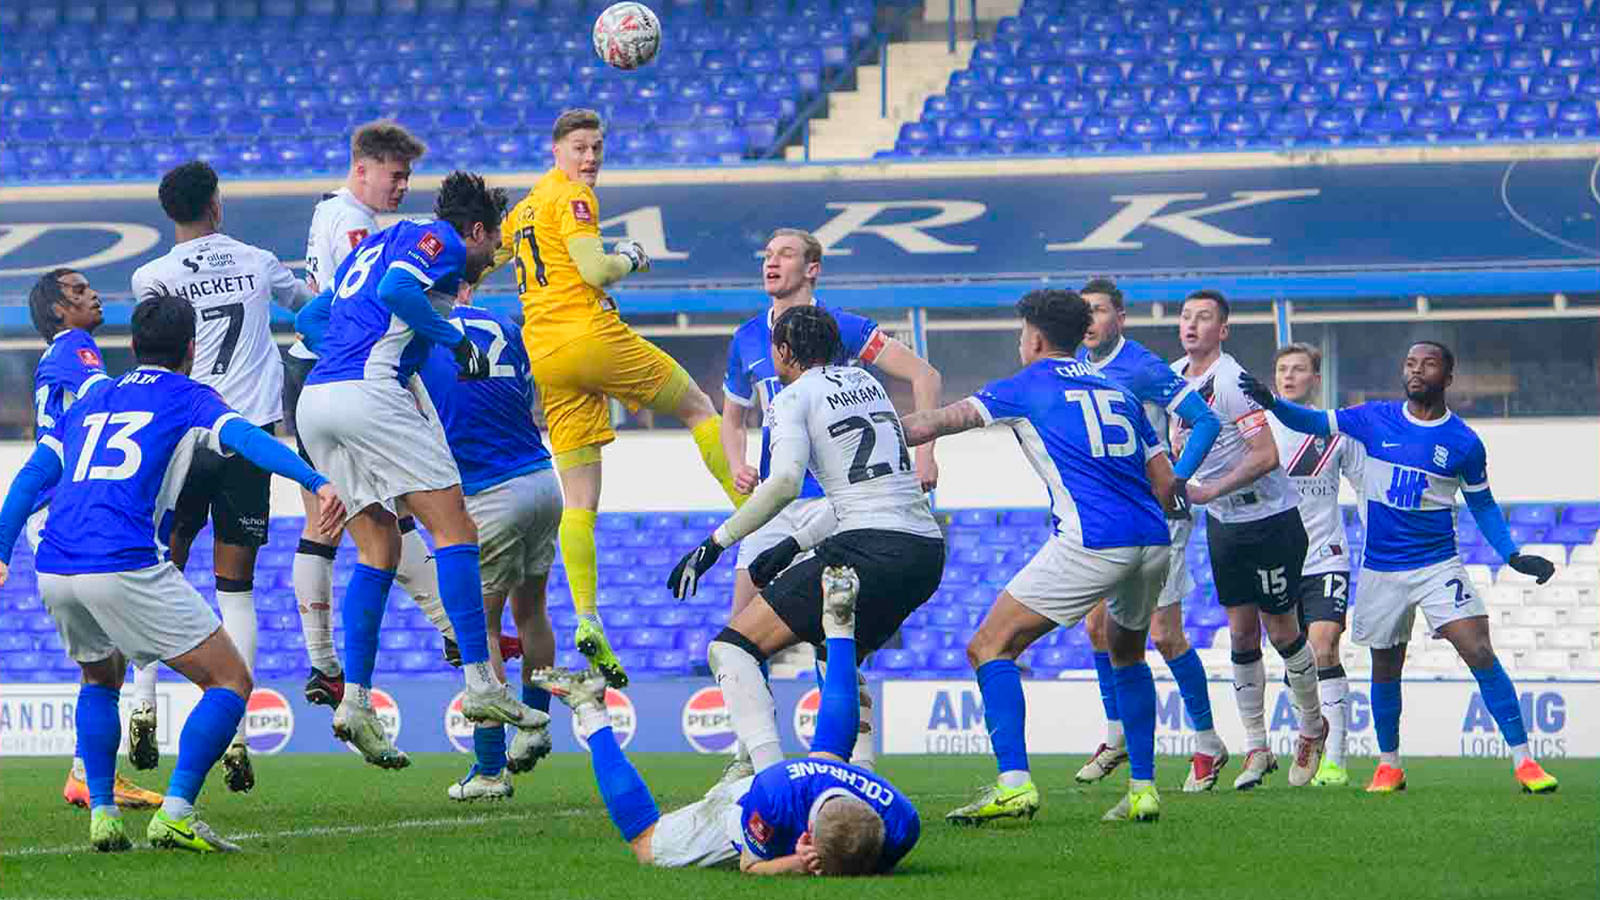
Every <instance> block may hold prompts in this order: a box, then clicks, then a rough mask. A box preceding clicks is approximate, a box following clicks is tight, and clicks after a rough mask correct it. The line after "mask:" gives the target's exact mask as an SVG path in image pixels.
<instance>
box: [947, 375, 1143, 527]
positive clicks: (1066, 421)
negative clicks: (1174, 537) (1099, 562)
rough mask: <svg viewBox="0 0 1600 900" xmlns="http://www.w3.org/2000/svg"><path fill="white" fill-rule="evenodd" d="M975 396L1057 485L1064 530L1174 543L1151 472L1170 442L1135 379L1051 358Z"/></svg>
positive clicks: (1048, 482) (1054, 495)
mask: <svg viewBox="0 0 1600 900" xmlns="http://www.w3.org/2000/svg"><path fill="white" fill-rule="evenodd" d="M968 402H969V403H971V404H972V405H973V406H975V407H976V408H977V410H978V412H979V413H980V414H981V415H982V416H983V420H984V422H985V424H1000V425H1006V426H1009V427H1010V428H1011V431H1012V433H1013V434H1015V435H1016V437H1017V443H1018V444H1019V445H1020V446H1021V447H1022V454H1023V455H1024V456H1026V457H1027V459H1028V463H1029V464H1030V465H1032V466H1033V470H1034V471H1035V472H1037V473H1038V474H1039V477H1040V478H1041V479H1043V481H1044V484H1045V488H1046V489H1047V490H1048V491H1049V492H1050V515H1051V518H1052V519H1054V524H1055V533H1056V534H1057V535H1058V536H1060V537H1062V538H1064V539H1066V540H1068V541H1071V542H1072V543H1074V544H1081V545H1082V546H1084V547H1087V548H1089V549H1091V550H1105V549H1109V548H1112V547H1164V546H1166V545H1168V544H1170V543H1171V538H1170V537H1169V536H1168V530H1167V520H1166V515H1165V514H1164V513H1163V512H1162V510H1161V506H1160V504H1158V503H1157V502H1156V499H1155V495H1154V494H1152V493H1151V491H1150V479H1149V477H1148V476H1147V475H1146V474H1145V463H1146V462H1147V461H1148V460H1149V459H1150V457H1152V456H1154V455H1156V454H1158V453H1163V452H1165V450H1164V449H1163V448H1162V445H1161V441H1160V439H1159V438H1158V437H1156V433H1155V431H1154V429H1152V428H1151V427H1150V422H1149V420H1148V419H1146V418H1145V415H1144V407H1143V405H1142V404H1141V403H1140V402H1139V399H1138V398H1137V397H1135V396H1134V395H1133V394H1132V393H1131V392H1129V391H1128V390H1127V389H1125V388H1123V387H1121V386H1120V385H1117V384H1114V383H1113V382H1112V381H1111V380H1110V379H1108V378H1106V377H1105V376H1104V375H1099V374H1096V373H1095V372H1094V371H1092V370H1091V369H1090V368H1089V366H1087V365H1086V364H1084V363H1082V362H1079V361H1078V360H1075V359H1054V358H1045V359H1040V360H1037V361H1035V362H1034V363H1033V364H1032V365H1029V366H1028V367H1027V368H1024V369H1023V370H1022V371H1021V372H1018V373H1017V374H1015V375H1013V376H1011V377H1010V378H1003V379H1001V380H999V381H996V382H993V383H991V384H989V385H987V386H985V387H984V388H983V389H982V390H980V391H978V392H977V393H976V394H973V395H972V397H971V398H969V400H968Z"/></svg>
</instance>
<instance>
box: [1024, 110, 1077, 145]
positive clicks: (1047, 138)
mask: <svg viewBox="0 0 1600 900" xmlns="http://www.w3.org/2000/svg"><path fill="white" fill-rule="evenodd" d="M1076 139H1077V127H1076V126H1075V125H1074V124H1073V122H1072V120H1071V119H1066V118H1060V117H1049V118H1043V119H1040V120H1039V121H1037V122H1035V123H1034V125H1033V145H1034V148H1035V149H1038V150H1043V151H1045V152H1047V153H1065V152H1067V151H1068V150H1069V149H1070V148H1071V146H1072V145H1073V144H1074V143H1075V142H1076Z"/></svg>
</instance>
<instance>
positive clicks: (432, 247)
mask: <svg viewBox="0 0 1600 900" xmlns="http://www.w3.org/2000/svg"><path fill="white" fill-rule="evenodd" d="M417 249H418V250H421V251H422V253H423V255H424V256H426V257H428V259H429V260H430V261H432V260H435V259H438V258H439V254H441V253H443V252H444V241H441V240H439V236H438V235H436V234H434V233H433V232H431V231H428V232H424V233H423V235H422V240H420V241H417Z"/></svg>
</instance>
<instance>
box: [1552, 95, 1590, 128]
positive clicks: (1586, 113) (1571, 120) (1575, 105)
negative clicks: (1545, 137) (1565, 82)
mask: <svg viewBox="0 0 1600 900" xmlns="http://www.w3.org/2000/svg"><path fill="white" fill-rule="evenodd" d="M1555 132H1556V134H1557V135H1558V136H1560V137H1593V136H1595V134H1597V133H1600V104H1596V103H1595V101H1593V100H1563V101H1561V103H1560V104H1558V105H1557V106H1556V119H1555Z"/></svg>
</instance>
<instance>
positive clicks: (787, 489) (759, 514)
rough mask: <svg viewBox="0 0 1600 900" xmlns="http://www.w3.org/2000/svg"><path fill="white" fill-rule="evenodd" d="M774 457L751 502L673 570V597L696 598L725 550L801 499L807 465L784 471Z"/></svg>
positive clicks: (669, 583)
mask: <svg viewBox="0 0 1600 900" xmlns="http://www.w3.org/2000/svg"><path fill="white" fill-rule="evenodd" d="M774 457H775V458H774V459H773V466H772V474H771V476H769V477H768V478H767V480H766V481H763V482H761V484H760V485H759V486H757V487H756V489H755V492H754V493H752V494H751V495H750V499H749V500H746V501H745V503H744V505H743V506H741V507H739V508H738V509H736V510H734V512H733V515H731V516H729V517H728V519H727V521H725V522H723V523H722V524H721V525H718V526H717V530H716V531H714V532H712V533H711V536H710V537H708V538H706V539H705V541H703V542H702V543H701V544H700V545H699V546H698V547H695V548H694V549H693V550H690V551H689V552H688V553H686V554H684V556H683V558H682V559H680V560H678V564H677V565H676V566H673V567H672V573H671V574H670V575H668V576H667V589H668V590H670V591H672V596H674V597H677V598H679V599H680V600H681V599H683V598H684V597H692V596H694V595H695V593H696V592H697V591H698V590H699V585H700V578H701V576H703V575H705V573H707V572H709V571H711V567H712V566H714V565H716V564H717V559H718V558H719V557H721V556H722V551H724V550H726V549H728V548H729V547H731V546H733V545H734V544H735V543H737V542H738V541H739V540H740V539H741V538H743V537H744V536H746V535H748V534H750V533H751V532H753V531H755V530H756V529H757V528H760V527H761V526H763V525H765V524H767V523H768V522H770V521H772V518H773V517H774V516H776V515H777V514H778V513H779V512H780V511H782V510H783V508H784V507H785V506H788V505H789V504H790V503H791V502H793V500H794V498H796V497H798V496H800V487H801V482H802V479H803V478H804V475H805V464H804V463H802V464H801V465H800V467H799V469H798V470H795V469H793V468H792V467H789V466H787V465H784V466H783V468H782V469H781V470H780V468H779V466H780V462H779V460H778V459H776V454H774ZM790 540H793V539H792V538H791V539H790ZM752 577H753V576H752Z"/></svg>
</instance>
